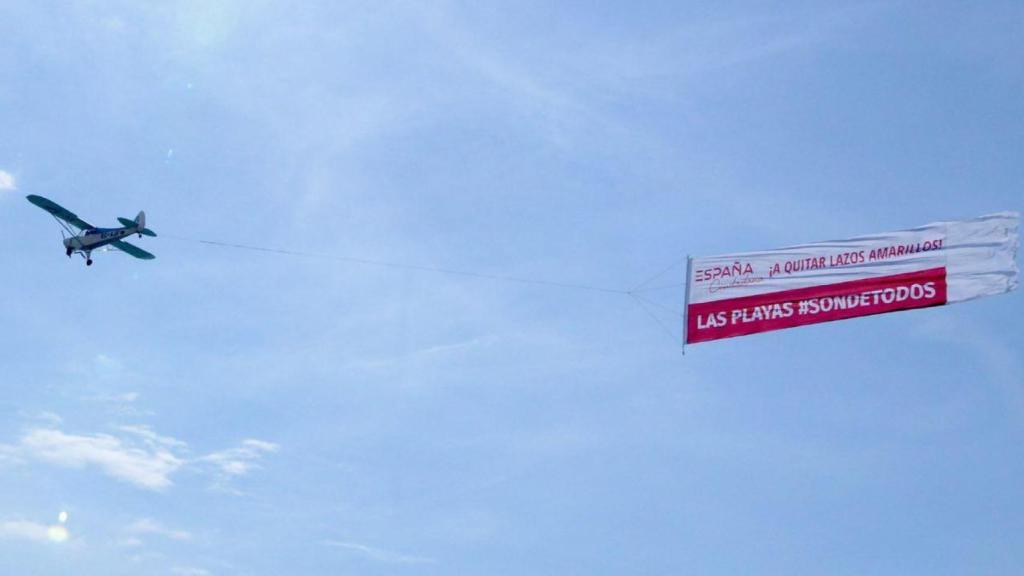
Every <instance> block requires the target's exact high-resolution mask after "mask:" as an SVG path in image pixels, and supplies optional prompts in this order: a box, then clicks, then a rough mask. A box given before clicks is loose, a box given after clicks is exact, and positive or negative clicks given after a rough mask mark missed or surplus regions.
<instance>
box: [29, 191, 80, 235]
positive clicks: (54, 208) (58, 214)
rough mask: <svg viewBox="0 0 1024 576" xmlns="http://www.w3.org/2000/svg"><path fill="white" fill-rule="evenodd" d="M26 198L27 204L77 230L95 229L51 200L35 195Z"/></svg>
mask: <svg viewBox="0 0 1024 576" xmlns="http://www.w3.org/2000/svg"><path fill="white" fill-rule="evenodd" d="M26 198H28V201H29V202H31V203H33V204H35V205H36V206H39V207H40V208H42V209H43V210H46V211H47V212H49V213H50V214H51V215H53V217H54V218H59V219H61V220H63V221H65V222H67V223H68V224H70V225H72V226H74V227H75V228H78V229H79V230H91V229H93V228H95V226H93V225H92V224H89V223H88V222H86V221H85V220H82V219H81V218H79V217H78V215H77V214H75V213H74V212H72V211H71V210H68V209H67V208H65V207H63V206H61V205H60V204H57V203H56V202H54V201H53V200H49V199H47V198H43V197H42V196H36V195H35V194H29V195H28V196H26Z"/></svg>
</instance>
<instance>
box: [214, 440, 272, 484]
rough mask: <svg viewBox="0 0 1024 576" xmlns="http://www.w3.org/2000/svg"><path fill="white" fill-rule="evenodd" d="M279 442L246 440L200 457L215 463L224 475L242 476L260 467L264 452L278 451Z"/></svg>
mask: <svg viewBox="0 0 1024 576" xmlns="http://www.w3.org/2000/svg"><path fill="white" fill-rule="evenodd" d="M277 450H278V446H277V444H273V443H271V442H264V441H263V440H252V439H249V440H245V441H243V442H242V445H241V446H239V447H237V448H231V449H228V450H222V451H220V452H214V453H212V454H209V455H207V456H203V457H202V458H200V460H202V461H203V462H209V463H211V464H213V465H214V466H215V467H216V468H217V469H218V470H219V471H220V473H221V474H222V475H223V476H227V477H230V476H242V475H244V474H248V473H249V472H250V471H252V470H254V469H257V468H259V461H260V460H261V459H262V458H263V455H264V454H268V453H272V452H277Z"/></svg>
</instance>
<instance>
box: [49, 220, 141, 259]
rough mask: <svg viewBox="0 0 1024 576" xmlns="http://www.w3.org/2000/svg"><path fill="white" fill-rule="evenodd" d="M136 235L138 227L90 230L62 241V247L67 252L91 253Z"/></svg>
mask: <svg viewBox="0 0 1024 576" xmlns="http://www.w3.org/2000/svg"><path fill="white" fill-rule="evenodd" d="M138 233H139V227H138V226H125V227H123V228H92V229H90V230H83V231H82V233H81V234H79V235H78V236H72V237H71V238H67V239H66V240H64V247H65V248H67V249H68V250H69V251H82V252H92V251H93V250H95V249H97V248H100V247H103V246H106V245H107V244H111V243H113V242H115V241H117V240H121V239H122V238H125V237H127V236H131V235H132V234H138ZM69 253H70V252H69Z"/></svg>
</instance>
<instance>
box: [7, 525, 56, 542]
mask: <svg viewBox="0 0 1024 576" xmlns="http://www.w3.org/2000/svg"><path fill="white" fill-rule="evenodd" d="M67 539H68V531H67V529H66V528H64V526H60V525H55V526H47V525H46V524H40V523H39V522H32V521H31V520H4V521H0V540H31V541H33V542H57V543H60V542H64V541H65V540H67Z"/></svg>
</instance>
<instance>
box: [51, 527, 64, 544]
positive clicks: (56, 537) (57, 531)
mask: <svg viewBox="0 0 1024 576" xmlns="http://www.w3.org/2000/svg"><path fill="white" fill-rule="evenodd" d="M46 537H47V538H49V539H50V542H57V543H60V542H65V541H66V540H67V539H68V529H67V528H65V527H63V526H50V527H49V528H48V529H47V530H46Z"/></svg>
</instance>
